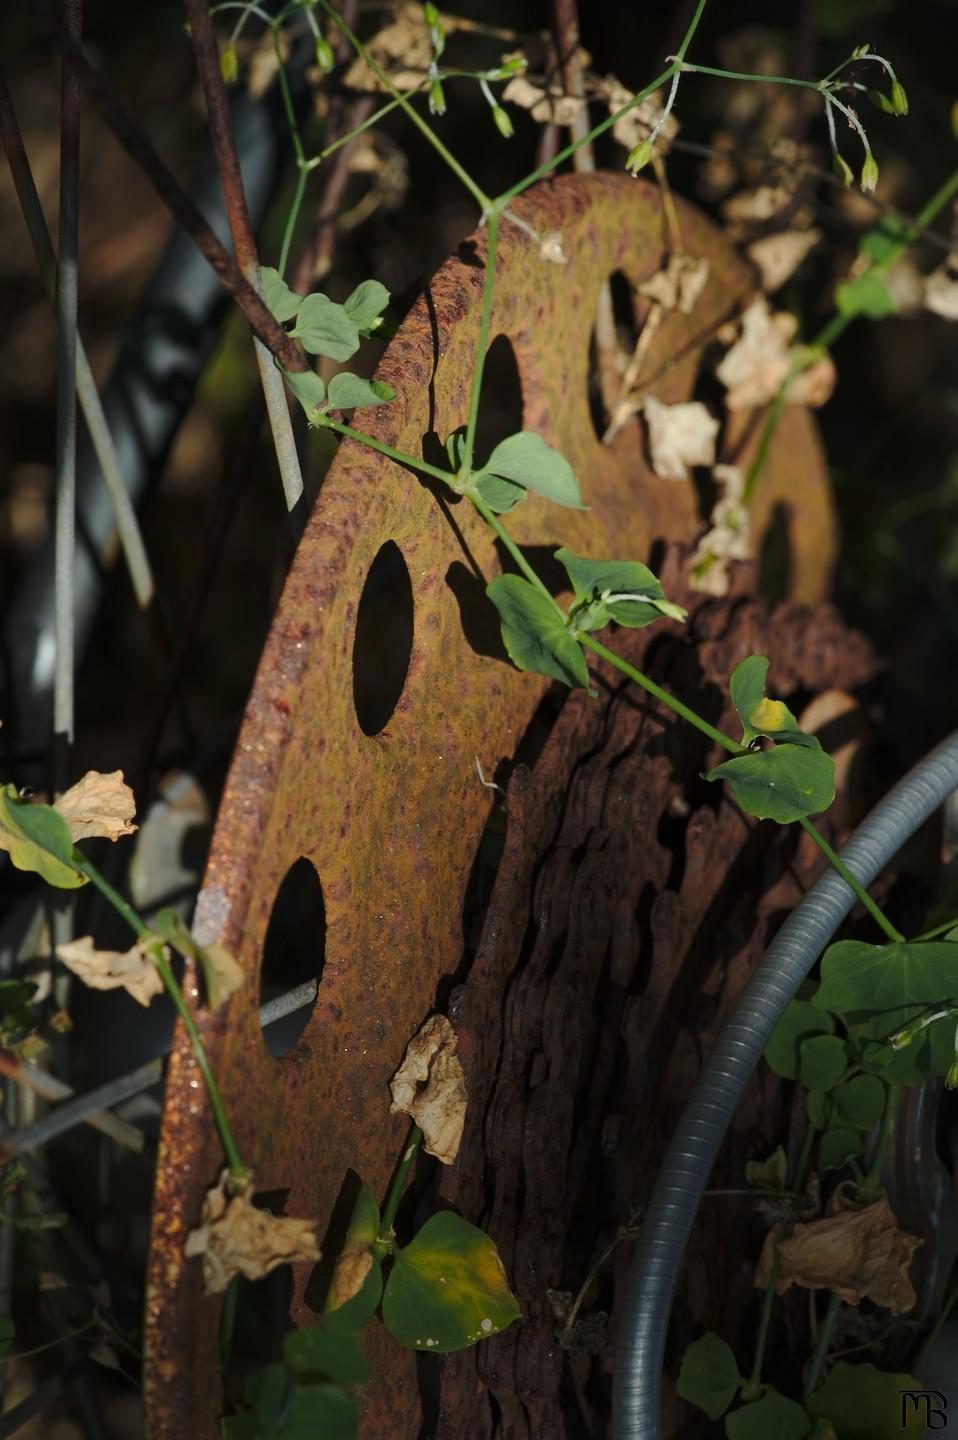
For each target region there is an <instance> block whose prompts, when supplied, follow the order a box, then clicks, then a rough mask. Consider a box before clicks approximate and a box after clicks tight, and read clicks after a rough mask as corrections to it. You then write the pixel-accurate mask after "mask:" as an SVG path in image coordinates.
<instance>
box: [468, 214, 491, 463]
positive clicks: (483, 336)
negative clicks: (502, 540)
mask: <svg viewBox="0 0 958 1440" xmlns="http://www.w3.org/2000/svg"><path fill="white" fill-rule="evenodd" d="M486 233H487V235H488V242H487V247H486V274H485V279H484V281H483V286H482V312H481V314H480V317H479V339H478V342H477V345H476V364H475V368H474V370H473V372H472V390H471V394H470V400H469V423H468V425H467V426H466V445H465V455H464V457H463V458H464V461H465V465H466V468H467V469H470V470H471V469H472V458H473V449H474V447H475V440H476V426H477V425H478V423H479V397H480V395H481V393H482V372H483V370H484V369H485V364H486V350H487V349H488V347H489V326H490V324H491V323H492V292H493V288H494V286H495V279H496V251H497V248H498V244H499V211H498V210H492V211H490V212H489V225H488V230H487V232H486Z"/></svg>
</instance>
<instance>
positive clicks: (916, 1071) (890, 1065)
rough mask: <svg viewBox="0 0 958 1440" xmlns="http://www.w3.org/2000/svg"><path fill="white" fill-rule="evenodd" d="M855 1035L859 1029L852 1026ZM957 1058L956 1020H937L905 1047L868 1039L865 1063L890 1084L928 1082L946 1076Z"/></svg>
mask: <svg viewBox="0 0 958 1440" xmlns="http://www.w3.org/2000/svg"><path fill="white" fill-rule="evenodd" d="M849 1029H850V1033H851V1035H852V1036H853V1038H858V1034H859V1031H858V1028H857V1027H856V1026H854V1025H851V1026H850V1027H849ZM954 1058H955V1020H954V1016H949V1017H947V1018H945V1019H942V1020H935V1021H933V1022H932V1024H931V1025H927V1026H926V1027H925V1028H924V1030H921V1031H920V1032H919V1034H918V1035H916V1036H915V1038H914V1040H912V1041H911V1042H910V1044H908V1045H906V1046H905V1047H904V1048H903V1049H901V1050H894V1049H892V1047H891V1045H883V1044H879V1043H876V1042H874V1041H871V1042H868V1041H867V1040H866V1043H865V1046H864V1053H863V1057H862V1059H863V1063H864V1064H865V1065H866V1066H867V1067H868V1069H869V1070H872V1071H875V1072H876V1073H877V1074H879V1075H881V1077H882V1079H883V1080H885V1081H886V1082H887V1083H888V1084H889V1085H924V1083H925V1081H926V1080H930V1079H931V1077H932V1076H933V1075H946V1074H947V1073H948V1070H949V1067H950V1066H951V1063H952V1061H953V1060H954Z"/></svg>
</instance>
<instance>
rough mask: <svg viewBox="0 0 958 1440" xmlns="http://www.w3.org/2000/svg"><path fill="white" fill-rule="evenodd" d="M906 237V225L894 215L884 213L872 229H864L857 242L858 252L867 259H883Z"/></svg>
mask: <svg viewBox="0 0 958 1440" xmlns="http://www.w3.org/2000/svg"><path fill="white" fill-rule="evenodd" d="M907 237H908V226H907V225H904V224H903V223H902V222H901V220H896V219H895V217H894V215H884V216H883V217H882V219H881V221H880V222H879V224H878V225H876V226H875V227H874V228H873V229H872V230H866V231H865V234H864V235H863V236H862V238H861V239H860V240H859V242H858V253H859V254H860V255H867V256H868V258H869V260H874V261H884V260H885V259H886V258H887V257H888V256H889V255H890V254H891V252H892V251H893V250H894V249H896V247H897V246H898V245H900V244H901V242H902V240H905V239H907Z"/></svg>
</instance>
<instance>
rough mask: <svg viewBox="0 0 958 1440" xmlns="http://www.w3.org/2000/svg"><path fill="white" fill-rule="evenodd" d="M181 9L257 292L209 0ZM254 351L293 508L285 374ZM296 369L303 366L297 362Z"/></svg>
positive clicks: (239, 252) (297, 490)
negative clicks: (188, 24)
mask: <svg viewBox="0 0 958 1440" xmlns="http://www.w3.org/2000/svg"><path fill="white" fill-rule="evenodd" d="M183 8H184V10H185V11H186V15H187V19H188V20H189V22H190V33H191V35H192V37H193V52H194V54H195V55H196V68H197V70H198V71H199V75H200V80H201V82H202V85H203V94H204V96H205V99H206V113H207V116H208V118H209V123H210V140H211V141H212V144H213V153H214V154H215V156H216V163H217V165H218V167H219V172H220V181H221V183H222V186H223V196H224V198H225V200H226V213H227V216H228V217H229V223H230V234H231V235H232V237H233V248H234V249H235V251H236V259H237V262H238V264H239V268H240V271H241V272H242V274H243V277H244V279H245V280H247V281H248V283H249V284H250V285H251V286H252V287H253V289H254V290H255V291H257V292H258V291H259V289H260V276H259V256H258V255H257V253H256V240H255V238H254V236H253V227H252V226H251V225H250V220H249V210H248V209H247V206H246V192H245V190H244V189H243V176H242V174H241V172H240V164H239V156H238V155H237V153H236V145H235V142H234V140H233V127H232V125H231V124H230V111H229V101H228V100H227V98H226V87H225V85H224V84H223V76H222V74H221V73H220V66H219V55H218V52H217V48H216V36H215V35H214V33H213V22H212V20H211V19H210V12H209V5H208V3H207V0H183ZM284 333H285V332H284ZM253 349H254V351H255V354H256V365H257V368H258V369H259V378H260V384H261V385H262V387H263V398H264V399H265V401H266V413H267V414H268V416H269V425H270V430H271V431H272V434H273V448H274V449H275V451H276V461H277V464H278V465H279V473H280V477H281V479H282V482H283V493H284V495H285V496H286V508H287V510H292V509H293V507H294V506H295V505H296V503H297V501H298V500H299V499H300V498H301V496H302V494H303V473H302V470H301V469H300V464H299V455H298V454H297V452H296V440H295V438H294V436H293V426H292V422H291V421H290V418H289V406H288V405H287V403H286V391H285V388H284V386H283V377H282V376H281V375H280V374H279V372H278V370H277V369H276V366H275V365H274V364H273V361H272V358H271V356H270V354H269V351H268V349H267V347H266V346H265V345H264V344H263V343H262V342H261V341H260V340H259V339H258V338H257V337H255V336H254V339H253ZM297 368H301V366H299V367H297Z"/></svg>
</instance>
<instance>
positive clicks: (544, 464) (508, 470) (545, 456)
mask: <svg viewBox="0 0 958 1440" xmlns="http://www.w3.org/2000/svg"><path fill="white" fill-rule="evenodd" d="M483 474H490V475H498V476H499V477H500V479H502V480H512V481H514V482H515V484H517V485H522V486H524V487H525V489H526V490H535V491H536V493H537V494H539V495H544V496H545V497H546V499H547V500H554V501H555V503H556V504H557V505H568V506H570V507H571V508H572V509H576V510H582V509H584V508H585V507H584V506H583V504H582V496H581V494H580V493H579V482H578V480H577V479H576V478H575V472H574V471H573V469H572V466H571V465H570V464H569V462H568V460H566V458H565V456H563V455H560V454H559V452H558V450H553V448H552V446H551V445H547V444H546V442H545V441H544V440H543V438H542V436H541V435H537V434H536V433H535V431H534V430H520V432H519V434H518V435H510V436H509V438H508V439H507V440H502V441H500V443H499V444H498V445H497V446H496V448H495V449H494V450H493V452H492V454H491V455H490V456H489V459H488V460H487V461H486V463H485V465H484V466H483V467H482V469H481V470H480V471H478V472H477V475H476V478H478V476H479V475H483Z"/></svg>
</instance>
